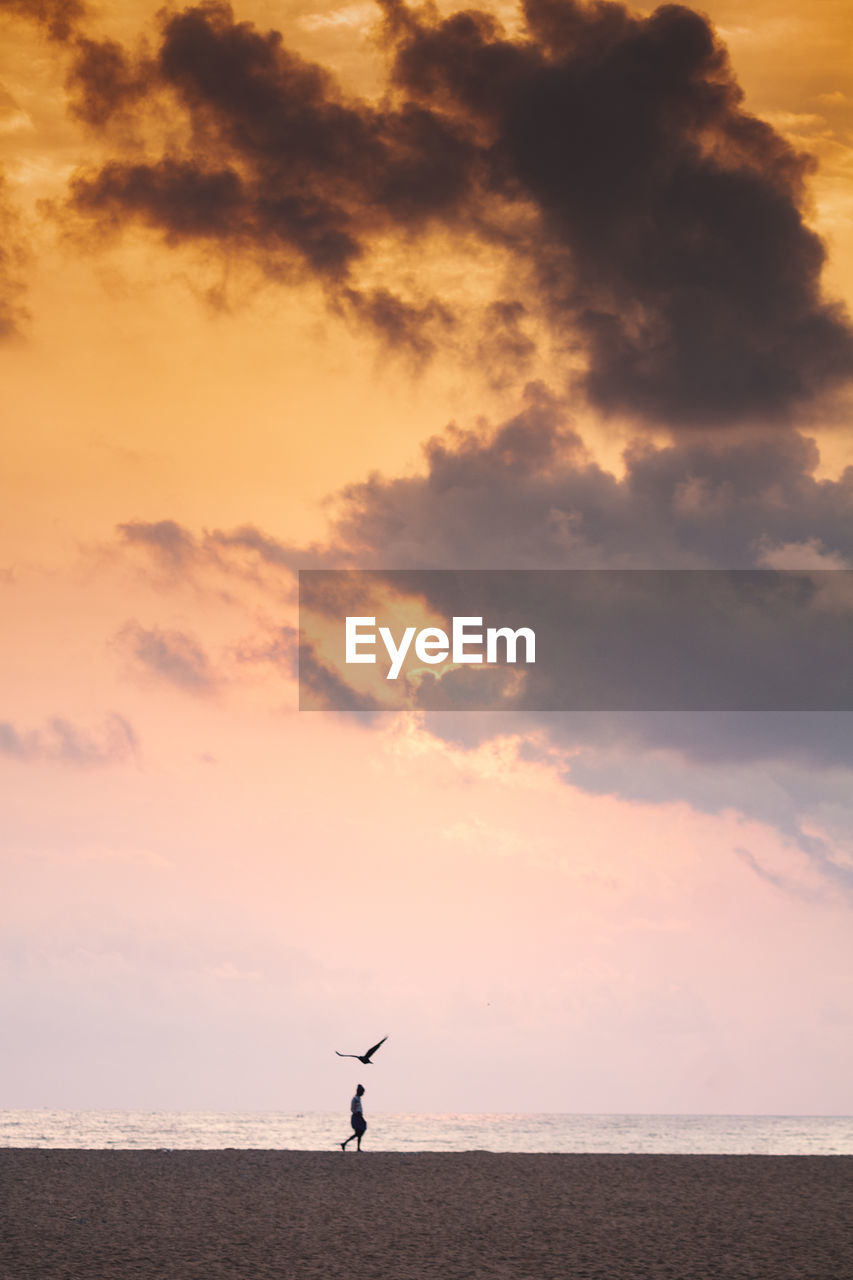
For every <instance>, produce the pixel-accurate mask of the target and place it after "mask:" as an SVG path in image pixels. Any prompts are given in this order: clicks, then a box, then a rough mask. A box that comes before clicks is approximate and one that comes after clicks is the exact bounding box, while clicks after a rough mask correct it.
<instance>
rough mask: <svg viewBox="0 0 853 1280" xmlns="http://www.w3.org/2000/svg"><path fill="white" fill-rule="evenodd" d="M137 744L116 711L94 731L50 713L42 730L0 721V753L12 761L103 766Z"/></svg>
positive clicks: (124, 756) (130, 751)
mask: <svg viewBox="0 0 853 1280" xmlns="http://www.w3.org/2000/svg"><path fill="white" fill-rule="evenodd" d="M137 745H138V743H137V737H136V733H135V731H134V729H133V726H132V725H131V724H130V723H129V722H128V721H127V720H126V719H125V718H124V716H121V715H118V714H117V713H113V714H112V715H110V716H108V717H107V719H106V720H105V722H104V724H103V726H102V727H101V729H100V731H98V732H97V733H91V732H88V731H86V730H84V729H81V728H79V727H78V726H77V725H75V724H73V723H72V722H71V721H70V720H66V719H64V718H63V717H61V716H53V717H52V718H51V719H50V720H49V721H48V722H47V724H46V726H45V727H44V728H42V729H32V730H24V731H22V730H19V729H17V728H16V727H15V726H14V725H13V724H10V723H9V722H8V721H0V754H2V755H5V756H9V757H11V758H13V759H16V760H22V761H51V760H53V761H59V762H61V763H63V764H73V765H80V766H89V765H93V766H94V765H106V764H113V763H116V762H119V761H122V760H126V759H127V758H128V757H129V756H132V755H134V754H135V752H136V750H137Z"/></svg>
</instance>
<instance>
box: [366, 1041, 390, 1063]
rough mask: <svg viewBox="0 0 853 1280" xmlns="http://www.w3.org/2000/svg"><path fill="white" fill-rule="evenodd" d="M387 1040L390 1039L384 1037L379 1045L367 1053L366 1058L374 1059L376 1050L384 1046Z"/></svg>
mask: <svg viewBox="0 0 853 1280" xmlns="http://www.w3.org/2000/svg"><path fill="white" fill-rule="evenodd" d="M387 1039H388V1037H387V1036H383V1037H382V1039H381V1040H380V1041H379V1044H375V1045H374V1046H373V1048H372V1049H368V1050H367V1053H366V1054H365V1055H364V1057H365V1058H372V1057H373V1055H374V1053H375V1052H376V1050H377V1049H378V1048H379V1047H380V1045H383V1044H384V1043H385V1041H386V1040H387ZM363 1061H364V1058H362V1062H363Z"/></svg>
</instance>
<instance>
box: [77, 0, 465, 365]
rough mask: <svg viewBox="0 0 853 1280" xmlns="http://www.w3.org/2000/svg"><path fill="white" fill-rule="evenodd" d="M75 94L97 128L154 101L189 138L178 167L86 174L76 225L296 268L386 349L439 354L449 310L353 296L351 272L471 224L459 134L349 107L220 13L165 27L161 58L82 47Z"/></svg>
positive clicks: (411, 118)
mask: <svg viewBox="0 0 853 1280" xmlns="http://www.w3.org/2000/svg"><path fill="white" fill-rule="evenodd" d="M68 84H69V89H70V91H71V94H72V109H73V110H74V111H75V113H76V114H77V115H78V116H80V117H81V118H83V119H84V120H86V121H87V122H88V123H89V124H91V125H94V126H96V127H100V128H104V127H107V126H108V125H109V124H110V123H111V122H113V120H114V119H115V118H116V117H117V116H120V115H122V114H123V113H125V112H126V110H127V108H128V107H129V106H132V105H139V104H140V102H141V100H143V99H146V100H150V101H155V100H156V101H161V102H168V103H172V104H173V107H172V109H173V110H177V111H178V112H179V113H181V114H182V115H183V117H184V118H185V119H186V120H187V121H188V123H189V126H190V130H191V135H192V142H191V145H190V146H189V147H187V149H186V150H185V151H184V152H181V150H180V148H175V149H173V150H172V151H170V153H169V154H168V155H163V156H160V157H158V158H155V159H148V160H135V161H133V162H128V161H126V160H124V159H121V158H118V159H115V160H113V161H110V162H109V163H107V164H106V165H105V166H103V167H102V168H101V169H100V170H99V171H97V172H94V173H79V174H77V175H76V177H75V178H74V179H73V181H72V202H73V204H74V206H75V208H76V209H77V211H78V212H79V213H82V214H84V215H85V216H87V217H90V218H93V219H95V220H97V221H98V222H99V223H100V225H101V226H110V225H118V224H120V223H121V222H123V221H126V220H127V218H128V217H135V218H137V219H138V220H139V221H141V222H143V223H145V224H146V225H148V226H151V227H153V228H158V229H160V230H162V231H163V232H164V233H165V235H166V237H167V240H168V241H169V242H171V243H179V242H186V241H208V242H214V243H216V244H219V245H222V246H223V247H227V248H228V249H229V250H230V251H237V252H242V253H245V254H247V255H251V256H252V257H254V258H255V259H257V260H260V261H261V262H262V264H263V266H264V268H265V269H266V270H267V271H268V272H269V273H270V274H271V275H273V276H276V277H282V278H289V277H290V276H291V275H292V274H293V272H294V271H295V270H297V269H298V270H300V271H301V272H303V273H307V274H309V275H310V276H313V277H315V278H317V279H319V280H320V281H321V282H322V283H323V284H324V286H325V287H326V288H327V290H328V291H329V293H330V296H332V297H333V299H334V300H335V301H336V303H337V305H338V306H339V307H340V308H342V309H344V310H345V311H346V312H347V313H348V314H349V315H352V316H353V317H354V318H355V319H357V320H358V321H360V322H361V323H364V324H367V325H369V326H371V327H372V328H373V329H374V330H375V332H377V333H378V334H379V335H380V336H381V337H382V338H384V339H385V340H387V341H390V342H394V343H397V344H400V345H403V346H408V347H409V348H411V349H412V350H413V352H414V353H415V354H416V355H426V354H429V353H430V351H431V349H432V342H433V339H432V338H431V337H430V336H429V330H431V329H439V330H440V329H442V328H446V327H447V325H448V323H449V322H450V317H449V314H448V313H447V312H446V310H445V309H444V308H442V306H441V304H440V303H438V302H437V301H434V300H431V299H426V300H425V301H423V302H415V303H413V302H409V301H405V300H403V299H402V298H399V297H397V296H396V294H395V293H394V292H392V291H391V290H390V289H389V288H387V287H381V288H377V289H375V290H370V291H367V292H365V291H363V290H359V289H357V288H356V287H355V286H354V285H353V283H352V280H351V272H352V268H353V266H354V265H355V264H356V263H357V262H358V260H359V259H360V258H361V257H362V256H363V254H364V252H365V247H366V244H367V242H368V241H369V240H371V239H372V238H373V237H375V236H376V235H382V234H385V233H388V232H389V231H395V232H399V231H402V232H403V233H409V232H411V233H415V232H419V231H422V230H424V229H426V228H427V227H428V226H430V225H432V224H433V223H437V224H440V225H442V226H446V225H447V224H448V223H452V222H453V221H455V220H456V219H457V217H459V216H460V215H461V213H462V212H463V211H464V210H465V207H466V202H467V199H468V194H469V192H470V190H471V186H472V178H473V173H474V171H475V167H476V166H475V157H476V148H475V146H474V145H473V143H472V142H471V141H470V140H468V139H466V138H465V137H464V136H463V134H462V132H461V131H460V130H459V129H458V128H457V127H456V126H455V124H454V123H453V122H451V121H445V120H444V119H443V118H442V117H441V116H439V115H436V114H435V113H433V112H431V111H429V110H428V109H426V108H423V107H420V106H418V105H416V104H413V103H404V104H402V105H401V106H399V107H397V108H392V107H390V106H388V107H379V108H377V107H374V106H372V105H370V104H367V103H365V102H360V101H357V100H347V99H346V98H345V96H344V95H343V93H342V91H341V90H340V88H339V86H338V85H337V84H336V82H335V80H334V78H333V77H332V76H331V75H330V74H329V73H328V72H326V71H325V70H324V69H323V68H322V67H320V66H317V65H316V64H312V63H309V62H306V61H305V60H304V59H302V58H301V57H299V55H298V54H296V53H293V52H291V51H290V50H288V49H286V48H285V46H284V44H283V42H282V39H281V36H280V35H279V33H278V32H268V33H262V32H260V31H258V30H257V29H256V28H255V27H254V26H253V25H252V24H251V23H248V22H236V21H235V19H234V16H233V13H232V11H231V9H230V7H229V6H228V5H227V4H220V3H208V4H203V5H199V6H197V7H194V8H189V9H186V10H184V11H183V12H181V13H171V14H166V15H164V16H163V18H162V38H161V43H160V47H159V50H158V51H157V55H156V57H154V58H153V59H152V58H149V57H148V56H147V55H144V56H143V57H141V58H139V59H134V58H133V57H132V56H131V55H129V54H128V53H127V51H125V50H124V49H122V48H121V47H120V46H118V45H116V44H115V43H112V42H96V41H91V40H85V41H80V42H79V44H78V52H77V57H76V60H75V63H74V65H73V67H72V70H71V72H70V74H69V79H68Z"/></svg>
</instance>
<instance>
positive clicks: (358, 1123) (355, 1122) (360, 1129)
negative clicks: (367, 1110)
mask: <svg viewBox="0 0 853 1280" xmlns="http://www.w3.org/2000/svg"><path fill="white" fill-rule="evenodd" d="M351 1123H352V1127H353V1129H355V1133H356V1137H358V1138H360V1137H361V1135H362V1134H363V1133H364V1131H365V1129H366V1128H367V1121H366V1120H365V1118H364V1116H363V1115H361V1114H360V1113H359V1112H358V1111H354V1112H353V1114H352V1121H351Z"/></svg>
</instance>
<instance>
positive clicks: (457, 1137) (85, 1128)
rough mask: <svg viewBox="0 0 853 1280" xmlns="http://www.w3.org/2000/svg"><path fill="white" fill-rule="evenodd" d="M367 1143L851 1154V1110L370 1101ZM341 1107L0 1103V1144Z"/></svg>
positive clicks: (99, 1141)
mask: <svg viewBox="0 0 853 1280" xmlns="http://www.w3.org/2000/svg"><path fill="white" fill-rule="evenodd" d="M367 1119H368V1126H369V1127H368V1130H367V1134H366V1136H365V1139H364V1146H365V1147H366V1148H368V1149H370V1150H371V1151H495V1152H499V1151H519V1152H524V1151H527V1152H610V1153H620V1152H623V1153H636V1154H643V1153H645V1154H655V1153H656V1154H673V1155H674V1154H684V1155H714V1154H721V1155H723V1154H730V1155H853V1117H851V1116H745V1115H734V1116H716V1115H715V1116H690V1115H670V1116H654V1115H567V1114H560V1115H545V1114H511V1113H510V1114H495V1115H486V1114H475V1115H425V1114H423V1113H413V1114H410V1115H406V1114H400V1113H389V1112H385V1113H383V1112H379V1111H371V1112H369V1113H368V1116H367ZM350 1132H351V1129H350V1126H349V1117H348V1116H347V1115H346V1114H345V1113H340V1114H339V1113H337V1112H335V1113H328V1112H318V1111H308V1112H302V1113H298V1114H295V1115H291V1114H285V1113H282V1112H274V1111H269V1112H244V1113H243V1112H241V1113H236V1112H234V1113H232V1112H204V1111H199V1112H192V1111H181V1112H166V1111H0V1147H53V1148H78V1149H79V1148H83V1149H104V1148H111V1149H115V1150H151V1149H162V1148H167V1149H170V1150H177V1149H181V1150H202V1151H203V1150H222V1149H224V1148H228V1147H240V1148H254V1149H260V1150H288V1151H331V1150H335V1149H336V1148H337V1145H338V1143H339V1142H340V1141H341V1139H342V1138H345V1137H348V1136H349V1134H350Z"/></svg>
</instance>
